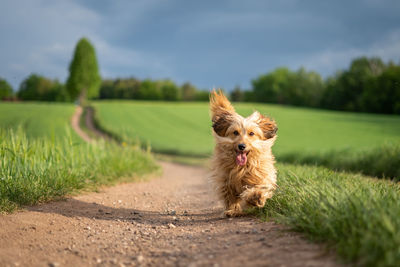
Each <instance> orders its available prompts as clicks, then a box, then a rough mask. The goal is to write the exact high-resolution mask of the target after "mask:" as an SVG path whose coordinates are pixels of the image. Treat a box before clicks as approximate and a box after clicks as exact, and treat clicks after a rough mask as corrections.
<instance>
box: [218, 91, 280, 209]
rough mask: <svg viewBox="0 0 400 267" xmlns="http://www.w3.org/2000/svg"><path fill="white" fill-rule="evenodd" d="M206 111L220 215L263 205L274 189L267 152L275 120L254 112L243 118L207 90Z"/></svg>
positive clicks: (225, 102) (274, 183) (271, 158)
mask: <svg viewBox="0 0 400 267" xmlns="http://www.w3.org/2000/svg"><path fill="white" fill-rule="evenodd" d="M210 110H211V119H212V127H213V135H214V138H215V142H216V145H215V150H214V158H213V160H212V167H211V168H212V172H211V178H212V180H213V182H215V186H216V189H217V192H218V195H219V197H220V199H221V200H223V201H224V204H225V212H224V214H225V215H226V216H228V217H231V216H239V215H241V214H242V210H243V208H245V207H246V206H247V205H251V206H257V207H263V206H264V204H265V201H266V200H267V199H268V198H270V197H272V194H273V191H274V190H275V188H276V170H275V167H274V156H273V155H272V152H271V147H272V145H273V144H274V142H275V139H276V137H277V136H276V131H277V130H278V128H277V126H276V123H275V122H274V121H273V120H271V119H270V118H268V117H265V116H263V115H261V114H260V113H259V112H257V111H255V112H254V113H253V114H252V115H250V116H249V117H247V118H243V117H242V116H240V115H239V114H237V113H236V112H235V109H234V108H233V107H232V105H231V103H230V102H229V101H228V99H227V98H226V97H225V96H224V95H223V94H222V92H221V91H219V92H215V91H213V92H212V93H211V96H210Z"/></svg>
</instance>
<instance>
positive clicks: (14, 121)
mask: <svg viewBox="0 0 400 267" xmlns="http://www.w3.org/2000/svg"><path fill="white" fill-rule="evenodd" d="M74 111H75V105H73V104H64V103H35V102H23V103H6V102H0V128H1V129H14V130H16V129H17V128H18V127H22V129H23V130H24V132H25V133H26V135H27V137H28V138H30V139H32V138H38V137H46V138H50V139H52V140H55V139H59V138H61V139H64V137H65V135H66V134H67V131H69V128H70V126H69V125H70V120H71V117H72V115H73V114H74ZM71 136H72V138H73V139H74V141H80V139H79V137H78V136H77V135H76V134H75V133H72V134H71Z"/></svg>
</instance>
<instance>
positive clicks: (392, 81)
mask: <svg viewBox="0 0 400 267" xmlns="http://www.w3.org/2000/svg"><path fill="white" fill-rule="evenodd" d="M231 97H232V98H233V99H235V100H237V101H257V102H265V103H277V104H284V105H295V106H306V107H316V108H324V109H334V110H345V111H356V112H374V113H387V114H400V66H399V65H396V64H395V63H393V62H389V63H387V64H385V63H384V62H383V61H382V60H381V59H380V58H377V57H373V58H367V57H360V58H356V59H354V60H353V61H352V62H351V64H350V67H349V68H348V69H347V70H342V71H338V72H337V73H336V74H335V75H333V76H331V77H328V78H327V79H325V80H323V79H322V77H321V76H320V75H319V74H318V73H316V72H313V71H306V70H305V69H304V68H300V69H299V70H297V71H291V70H289V69H288V68H285V67H282V68H277V69H275V70H274V71H272V72H270V73H267V74H264V75H260V76H259V77H258V78H256V79H254V80H253V81H252V89H251V90H250V91H247V92H246V91H242V90H240V88H236V89H235V90H233V92H232V94H231Z"/></svg>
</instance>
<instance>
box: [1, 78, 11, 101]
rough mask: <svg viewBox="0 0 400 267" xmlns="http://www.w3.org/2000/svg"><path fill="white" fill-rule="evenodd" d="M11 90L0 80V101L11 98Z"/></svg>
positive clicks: (3, 80) (9, 86) (8, 85)
mask: <svg viewBox="0 0 400 267" xmlns="http://www.w3.org/2000/svg"><path fill="white" fill-rule="evenodd" d="M12 95H13V89H12V87H11V85H10V84H9V83H8V82H7V81H6V80H5V79H2V78H0V100H2V99H5V98H8V97H11V96H12Z"/></svg>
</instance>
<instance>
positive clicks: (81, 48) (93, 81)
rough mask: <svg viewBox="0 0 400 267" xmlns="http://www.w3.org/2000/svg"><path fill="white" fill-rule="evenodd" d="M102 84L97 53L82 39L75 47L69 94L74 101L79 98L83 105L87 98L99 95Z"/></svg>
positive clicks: (68, 82)
mask: <svg viewBox="0 0 400 267" xmlns="http://www.w3.org/2000/svg"><path fill="white" fill-rule="evenodd" d="M100 84H101V77H100V74H99V68H98V64H97V59H96V52H95V50H94V47H93V46H92V44H91V43H90V42H89V40H88V39H86V38H82V39H80V40H79V42H78V44H77V45H76V47H75V52H74V57H73V59H72V61H71V64H70V66H69V77H68V80H67V89H68V92H69V94H70V96H71V98H72V99H76V98H79V102H80V104H82V103H83V101H84V100H86V99H87V98H94V97H97V96H98V95H99V88H100Z"/></svg>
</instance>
